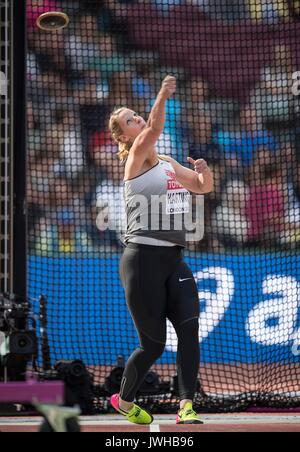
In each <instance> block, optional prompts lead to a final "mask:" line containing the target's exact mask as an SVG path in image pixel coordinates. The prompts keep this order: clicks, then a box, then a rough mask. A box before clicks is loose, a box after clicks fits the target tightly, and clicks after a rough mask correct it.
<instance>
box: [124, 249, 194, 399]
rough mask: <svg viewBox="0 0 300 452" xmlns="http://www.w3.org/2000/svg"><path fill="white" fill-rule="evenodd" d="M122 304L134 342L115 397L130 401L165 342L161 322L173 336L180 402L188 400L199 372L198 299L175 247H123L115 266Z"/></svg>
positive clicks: (186, 267) (186, 269) (179, 251)
mask: <svg viewBox="0 0 300 452" xmlns="http://www.w3.org/2000/svg"><path fill="white" fill-rule="evenodd" d="M120 275H121V280H122V283H123V287H124V290H125V295H126V301H127V305H128V307H129V310H130V313H131V316H132V318H133V321H134V323H135V326H136V329H137V332H138V334H139V338H140V347H139V348H138V349H136V350H135V351H134V352H133V354H132V355H131V357H130V358H129V360H128V362H127V365H126V368H125V371H124V375H123V379H122V383H121V390H120V397H121V399H122V400H124V401H126V402H132V401H133V400H134V398H135V395H136V392H137V390H138V389H139V387H140V386H141V384H142V383H143V380H144V378H145V376H146V374H147V372H148V371H149V369H150V367H151V366H152V365H153V364H154V362H155V361H156V360H157V359H158V358H159V357H160V356H161V355H162V353H163V351H164V349H165V344H166V320H167V318H168V319H169V320H170V321H171V323H172V324H173V326H174V328H175V330H176V333H177V337H178V350H177V369H178V383H179V394H180V399H181V400H183V399H191V400H192V399H193V398H194V394H195V389H196V382H197V375H198V370H199V360H200V350H199V336H198V329H199V299H198V291H197V286H196V283H195V280H194V276H193V273H192V271H191V270H190V268H189V267H188V266H187V264H186V263H185V262H184V261H183V259H182V248H180V247H177V246H176V247H156V246H149V245H139V244H133V243H129V244H128V246H127V248H126V249H125V251H124V254H123V256H122V259H121V262H120Z"/></svg>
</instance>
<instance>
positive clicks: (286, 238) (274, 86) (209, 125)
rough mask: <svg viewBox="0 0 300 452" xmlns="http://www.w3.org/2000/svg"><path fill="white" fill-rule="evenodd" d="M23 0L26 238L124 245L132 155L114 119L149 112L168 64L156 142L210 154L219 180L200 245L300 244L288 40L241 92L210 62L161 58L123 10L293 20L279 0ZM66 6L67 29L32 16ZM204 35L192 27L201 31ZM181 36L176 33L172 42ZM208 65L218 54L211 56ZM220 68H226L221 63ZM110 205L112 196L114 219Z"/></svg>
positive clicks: (76, 247)
mask: <svg viewBox="0 0 300 452" xmlns="http://www.w3.org/2000/svg"><path fill="white" fill-rule="evenodd" d="M29 3H30V5H29V6H28V56H27V78H28V104H27V112H28V174H27V183H28V190H27V195H28V206H29V225H28V228H29V247H30V252H31V253H35V254H38V255H45V256H55V255H58V254H67V255H70V254H73V253H77V255H78V254H79V255H89V254H90V253H97V252H115V251H118V250H119V249H120V248H121V243H120V240H119V239H120V236H121V235H122V232H123V230H124V221H125V217H124V200H123V177H124V166H122V165H121V164H120V163H119V161H118V159H117V156H116V152H117V147H116V146H115V144H113V143H112V141H111V139H110V136H109V134H108V131H107V124H108V119H109V115H110V113H111V112H112V110H113V109H114V108H115V107H119V106H128V107H130V108H132V109H133V110H135V111H137V112H138V113H139V114H141V115H144V116H145V117H147V115H148V114H149V112H150V109H151V106H152V105H153V102H154V100H155V95H156V93H157V92H158V90H159V87H160V83H161V80H162V79H163V78H164V76H165V75H166V74H167V73H172V74H174V75H176V77H177V78H178V91H177V93H176V95H175V97H174V99H171V100H170V101H169V102H168V105H167V119H166V127H165V131H164V133H163V134H162V136H161V139H160V141H159V144H158V152H159V153H160V154H168V155H171V156H172V157H174V158H175V159H177V160H178V161H179V162H180V163H183V164H185V165H187V163H186V157H187V156H188V155H190V156H191V157H193V158H195V159H196V158H204V159H205V160H207V162H208V164H209V166H210V168H211V169H212V171H213V173H214V177H215V190H214V192H213V193H211V194H209V195H207V196H206V197H205V237H204V239H203V240H202V241H201V242H200V243H192V242H191V243H190V244H189V248H190V249H191V250H203V251H204V250H205V251H209V252H220V251H221V252H226V251H227V250H228V251H232V250H234V251H235V252H236V250H239V249H240V250H245V249H253V248H255V249H261V250H277V249H280V250H286V249H295V248H296V247H299V246H300V165H299V161H300V153H299V147H298V146H297V124H298V120H299V118H298V117H299V98H298V97H297V96H294V95H293V93H292V74H293V73H294V72H295V71H297V70H298V69H300V68H297V67H296V66H295V61H294V59H293V56H292V50H291V48H289V46H288V45H287V44H286V42H285V43H282V42H280V40H279V39H278V42H275V43H274V47H273V52H272V58H271V59H270V60H268V64H266V65H265V66H263V65H262V67H261V72H260V75H259V77H258V78H257V80H255V82H254V83H253V80H252V81H251V83H250V82H249V89H248V96H247V99H246V101H244V102H241V101H240V100H239V99H238V97H234V96H232V97H230V98H228V97H224V96H223V97H220V96H218V94H216V92H215V91H214V89H213V88H212V86H210V83H209V80H208V79H207V78H206V77H205V76H204V75H203V74H198V75H197V74H196V75H195V74H190V73H189V72H188V71H186V70H185V69H184V68H183V67H180V65H179V64H178V63H177V64H176V65H175V64H174V65H172V66H170V65H168V66H166V65H165V63H164V58H163V56H162V55H160V53H159V52H157V49H155V48H141V46H140V45H139V42H136V41H135V40H134V36H132V34H131V33H130V30H129V26H128V23H127V20H126V11H127V9H128V8H132V7H134V5H135V4H140V3H147V4H148V3H151V8H155V9H156V10H157V11H158V13H159V14H163V15H167V14H169V13H170V10H171V8H173V7H175V8H176V7H178V5H181V6H180V7H181V8H184V7H185V5H191V4H192V5H194V6H197V7H198V8H199V10H200V11H201V12H203V14H204V15H206V16H207V17H211V19H212V20H215V19H216V20H222V21H224V22H228V23H231V22H234V21H237V20H241V19H242V20H244V21H245V20H246V21H248V20H249V21H256V22H257V21H265V22H266V23H276V22H277V21H286V20H287V16H288V10H287V7H286V5H287V2H285V1H284V0H261V1H260V0H244V1H242V0H230V1H229V0H135V1H133V0H103V1H98V0H81V1H80V0H68V1H63V0H60V1H58V0H57V1H56V2H54V1H52V0H31V1H30V2H29ZM53 9H56V10H57V9H58V10H63V11H64V12H67V13H68V14H69V16H70V19H71V20H70V25H69V27H68V28H67V29H65V30H61V31H59V32H43V31H40V30H38V29H37V27H36V26H35V19H36V17H37V15H38V14H39V13H41V12H44V11H48V10H53ZM195 39H197V37H195ZM174 45H175V46H176V42H175V43H174ZM206 58H207V59H208V64H209V55H207V56H206ZM220 77H222V74H220ZM107 206H109V207H110V209H109V221H110V225H111V227H110V228H109V229H108V228H107V227H106V226H107V223H106V220H107V209H106V208H107Z"/></svg>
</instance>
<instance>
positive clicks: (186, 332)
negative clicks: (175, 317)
mask: <svg viewBox="0 0 300 452" xmlns="http://www.w3.org/2000/svg"><path fill="white" fill-rule="evenodd" d="M176 330H177V335H178V338H179V339H180V337H184V338H190V339H196V338H197V339H198V336H199V317H194V318H192V319H188V320H186V321H184V322H182V323H181V324H180V325H179V326H178V327H177V328H176Z"/></svg>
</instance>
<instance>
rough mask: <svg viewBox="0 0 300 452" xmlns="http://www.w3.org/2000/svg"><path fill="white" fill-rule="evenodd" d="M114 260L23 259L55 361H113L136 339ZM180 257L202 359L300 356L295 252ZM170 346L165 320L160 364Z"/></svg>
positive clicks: (171, 353)
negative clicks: (196, 308) (192, 289)
mask: <svg viewBox="0 0 300 452" xmlns="http://www.w3.org/2000/svg"><path fill="white" fill-rule="evenodd" d="M119 259H120V256H118V255H116V256H113V257H111V258H99V259H93V258H87V259H78V258H57V259H56V258H45V257H37V256H31V257H30V258H29V269H28V270H29V273H28V274H29V281H28V287H29V297H30V299H31V300H32V301H33V309H34V312H35V313H36V314H38V312H39V303H38V298H39V296H40V295H41V294H43V295H45V296H46V297H47V300H48V304H47V306H48V335H49V343H50V349H51V357H52V359H53V361H56V360H58V359H82V360H84V362H85V363H86V364H92V365H98V364H106V365H109V364H112V365H114V364H115V363H116V360H117V357H118V356H119V355H123V356H124V357H125V359H127V358H128V356H129V355H130V354H131V352H132V351H133V350H134V348H135V347H136V346H137V345H138V338H137V335H136V333H135V330H134V326H133V323H132V320H131V317H130V315H129V313H128V311H127V306H126V302H125V299H124V293H123V288H122V286H121V283H120V279H119V272H118V267H119ZM186 261H187V263H188V264H189V265H190V267H191V269H192V271H193V273H194V276H195V278H196V281H197V284H198V290H199V303H200V310H201V316H200V332H199V342H200V344H201V362H202V363H224V364H225V363H260V362H266V363H272V362H274V363H275V362H277V363H292V362H299V360H300V256H297V255H295V256H283V255H276V254H273V255H271V254H270V255H256V256H251V255H248V256H246V255H208V254H197V253H195V254H191V253H189V257H188V258H186ZM141 303H142V300H141ZM176 347H177V344H176V335H175V333H174V330H173V328H172V327H171V325H169V326H168V340H167V346H166V352H165V353H164V355H163V356H162V358H161V359H160V361H159V362H160V363H174V362H175V360H176Z"/></svg>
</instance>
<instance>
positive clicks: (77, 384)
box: [54, 359, 94, 415]
mask: <svg viewBox="0 0 300 452" xmlns="http://www.w3.org/2000/svg"><path fill="white" fill-rule="evenodd" d="M54 369H55V370H56V372H57V379H59V380H62V381H63V382H64V383H65V390H66V392H65V405H66V406H70V407H71V406H75V405H79V406H80V409H81V413H82V414H84V415H85V414H94V395H93V379H92V377H91V375H90V373H89V372H88V370H87V368H86V366H85V364H84V363H83V362H82V361H81V360H79V359H77V360H74V361H58V362H57V363H56V364H55V366H54Z"/></svg>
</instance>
